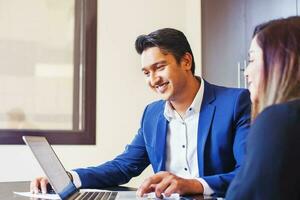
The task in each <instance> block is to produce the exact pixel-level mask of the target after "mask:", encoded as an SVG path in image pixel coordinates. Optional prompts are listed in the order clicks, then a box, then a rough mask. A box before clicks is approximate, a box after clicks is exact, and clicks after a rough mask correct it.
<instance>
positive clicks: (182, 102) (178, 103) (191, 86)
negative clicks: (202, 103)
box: [170, 76, 201, 118]
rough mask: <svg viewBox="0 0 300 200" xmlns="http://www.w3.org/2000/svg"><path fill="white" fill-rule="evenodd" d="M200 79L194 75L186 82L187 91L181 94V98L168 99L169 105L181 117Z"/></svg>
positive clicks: (191, 100)
mask: <svg viewBox="0 0 300 200" xmlns="http://www.w3.org/2000/svg"><path fill="white" fill-rule="evenodd" d="M200 84H201V82H200V80H198V79H197V78H196V77H195V76H194V77H193V79H191V80H190V81H189V82H188V84H187V85H186V90H185V91H187V92H186V93H185V94H183V95H181V96H183V98H182V99H176V100H175V101H170V104H171V106H172V107H173V108H174V110H176V112H177V113H178V114H179V115H180V116H181V117H182V118H183V117H184V115H185V113H186V110H187V109H188V108H189V106H190V105H191V104H192V102H193V100H194V99H195V96H196V94H197V92H198V90H199V88H200Z"/></svg>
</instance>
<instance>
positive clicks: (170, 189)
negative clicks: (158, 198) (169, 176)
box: [164, 182, 179, 197]
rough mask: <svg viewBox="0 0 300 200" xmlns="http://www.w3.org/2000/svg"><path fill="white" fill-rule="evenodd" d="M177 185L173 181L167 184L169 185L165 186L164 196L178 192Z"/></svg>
mask: <svg viewBox="0 0 300 200" xmlns="http://www.w3.org/2000/svg"><path fill="white" fill-rule="evenodd" d="M177 187H178V186H177V185H176V184H174V182H173V183H171V184H170V185H169V187H168V188H166V190H165V192H164V194H165V196H166V197H170V196H171V194H173V193H175V192H178V193H179V188H177Z"/></svg>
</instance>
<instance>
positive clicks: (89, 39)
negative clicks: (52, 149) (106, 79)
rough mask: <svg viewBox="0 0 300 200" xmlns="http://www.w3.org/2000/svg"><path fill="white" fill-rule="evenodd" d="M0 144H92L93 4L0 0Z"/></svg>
mask: <svg viewBox="0 0 300 200" xmlns="http://www.w3.org/2000/svg"><path fill="white" fill-rule="evenodd" d="M0 26H1V27H2V29H1V31H0V55H1V56H0V105H1V106H0V144H23V141H22V136H23V135H41V136H45V137H47V139H48V140H49V142H50V143H51V144H95V137H96V133H95V132H96V43H97V42H96V36H97V1H96V0H64V1H61V0H26V1H19V0H0Z"/></svg>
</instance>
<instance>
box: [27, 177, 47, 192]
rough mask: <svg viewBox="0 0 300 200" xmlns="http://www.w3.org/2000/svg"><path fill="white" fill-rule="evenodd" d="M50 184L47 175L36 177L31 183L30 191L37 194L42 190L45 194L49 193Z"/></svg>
mask: <svg viewBox="0 0 300 200" xmlns="http://www.w3.org/2000/svg"><path fill="white" fill-rule="evenodd" d="M48 184H49V181H48V178H47V177H38V178H35V179H34V180H33V181H31V183H30V192H32V193H34V194H37V193H39V192H42V193H43V194H46V193H47V185H48Z"/></svg>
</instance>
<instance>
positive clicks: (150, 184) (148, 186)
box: [137, 174, 162, 197]
mask: <svg viewBox="0 0 300 200" xmlns="http://www.w3.org/2000/svg"><path fill="white" fill-rule="evenodd" d="M161 179H162V177H161V175H159V174H155V175H153V176H151V177H149V178H147V179H146V180H145V181H144V182H143V183H142V184H141V186H140V187H139V189H138V191H137V195H138V196H140V197H143V196H144V194H145V193H149V192H153V191H154V188H155V186H154V185H155V184H156V183H159V182H160V181H161Z"/></svg>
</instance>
